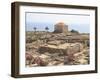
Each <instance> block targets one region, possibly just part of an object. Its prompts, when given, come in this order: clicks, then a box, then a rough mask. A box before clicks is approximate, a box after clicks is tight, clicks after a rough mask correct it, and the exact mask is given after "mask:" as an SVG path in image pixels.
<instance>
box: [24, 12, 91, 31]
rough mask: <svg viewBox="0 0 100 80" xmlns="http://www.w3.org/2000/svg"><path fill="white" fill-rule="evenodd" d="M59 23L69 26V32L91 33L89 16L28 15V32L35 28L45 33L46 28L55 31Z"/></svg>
mask: <svg viewBox="0 0 100 80" xmlns="http://www.w3.org/2000/svg"><path fill="white" fill-rule="evenodd" d="M58 22H64V23H65V24H67V25H68V26H69V30H71V29H75V30H78V31H79V32H85V33H87V32H88V33H89V27H90V25H89V23H90V16H89V15H74V14H48V13H45V14H44V13H26V30H27V31H32V30H33V27H37V30H39V31H43V30H44V29H45V27H46V26H48V27H49V31H53V30H54V25H55V24H56V23H58Z"/></svg>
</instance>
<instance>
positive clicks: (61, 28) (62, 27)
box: [54, 22, 68, 33]
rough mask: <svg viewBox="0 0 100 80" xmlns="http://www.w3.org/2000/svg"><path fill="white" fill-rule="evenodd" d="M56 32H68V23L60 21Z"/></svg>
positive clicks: (56, 25)
mask: <svg viewBox="0 0 100 80" xmlns="http://www.w3.org/2000/svg"><path fill="white" fill-rule="evenodd" d="M54 32H55V33H68V25H66V24H64V23H63V22H59V23H57V24H55V29H54Z"/></svg>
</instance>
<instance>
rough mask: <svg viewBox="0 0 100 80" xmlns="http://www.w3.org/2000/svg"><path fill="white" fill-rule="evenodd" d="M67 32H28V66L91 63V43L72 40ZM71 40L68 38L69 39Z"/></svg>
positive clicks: (85, 36) (84, 36) (83, 36)
mask: <svg viewBox="0 0 100 80" xmlns="http://www.w3.org/2000/svg"><path fill="white" fill-rule="evenodd" d="M72 37H78V35H73V36H70V35H68V34H65V33H50V32H26V66H29V67H32V66H34V67H35V66H56V65H83V64H84V65H85V64H89V44H88V43H85V42H84V39H83V38H89V37H88V36H87V35H82V36H81V37H82V39H83V42H79V41H76V42H75V41H74V42H73V41H72V42H71V41H70V38H72ZM67 38H68V39H69V40H68V39H67Z"/></svg>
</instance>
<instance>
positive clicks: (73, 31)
mask: <svg viewBox="0 0 100 80" xmlns="http://www.w3.org/2000/svg"><path fill="white" fill-rule="evenodd" d="M70 32H72V33H77V34H78V33H79V32H78V31H76V30H74V29H72V30H71V31H70Z"/></svg>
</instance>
